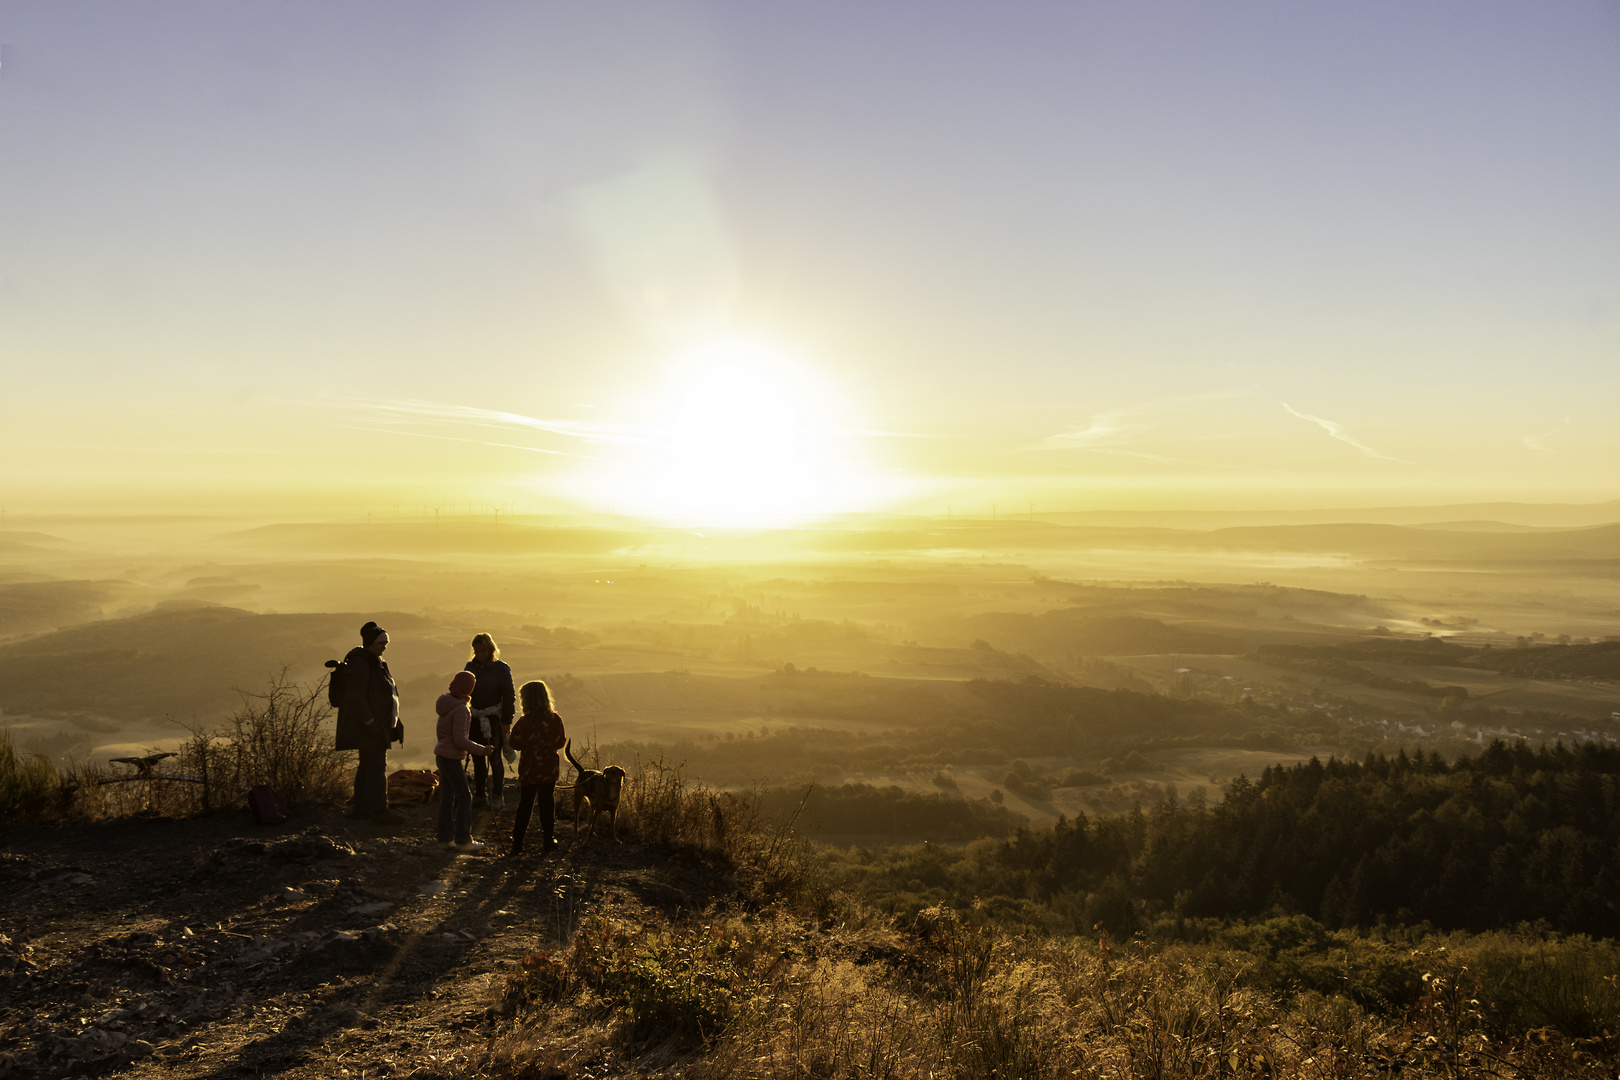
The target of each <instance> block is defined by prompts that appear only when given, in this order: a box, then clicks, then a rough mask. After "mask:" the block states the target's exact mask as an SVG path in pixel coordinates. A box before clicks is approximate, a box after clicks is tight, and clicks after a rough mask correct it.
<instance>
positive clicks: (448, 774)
mask: <svg viewBox="0 0 1620 1080" xmlns="http://www.w3.org/2000/svg"><path fill="white" fill-rule="evenodd" d="M476 685H478V680H477V679H476V678H475V677H474V676H473V673H472V672H470V671H458V672H456V677H455V678H453V679H451V680H450V692H449V693H447V694H440V695H439V700H438V702H437V704H436V705H435V708H437V709H438V710H439V727H438V732H437V733H438V736H439V741H438V744H437V745H435V746H434V747H433V758H434V760H435V761H437V762H438V765H439V843H441V844H443V845H444V846H445V847H447V848H454V849H455V850H456V851H459V852H461V853H462V854H471V853H472V852H475V851H482V850H483V849H484V845H483V844H481V843H479V842H478V841H477V840H474V839H473V838H472V793H471V792H470V791H469V790H468V789H467V772H466V770H465V769H464V768H463V766H462V764H461V763H462V761H463V760H464V759H465V758H466V756H467V755H468V754H478V755H480V756H482V755H484V754H487V753H489V747H487V746H485V745H483V744H482V743H475V742H473V741H472V739H471V738H469V737H468V735H467V730H468V728H470V727H471V726H472V713H471V712H470V711H469V710H468V707H467V706H468V703H469V702H471V701H472V692H473V687H474V686H476ZM452 806H453V807H454V814H455V822H454V828H455V832H454V835H453V836H452V834H451V813H452Z"/></svg>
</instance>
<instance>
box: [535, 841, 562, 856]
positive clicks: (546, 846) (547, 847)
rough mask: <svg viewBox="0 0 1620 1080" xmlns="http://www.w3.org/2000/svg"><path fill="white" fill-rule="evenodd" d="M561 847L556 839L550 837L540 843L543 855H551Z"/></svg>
mask: <svg viewBox="0 0 1620 1080" xmlns="http://www.w3.org/2000/svg"><path fill="white" fill-rule="evenodd" d="M561 846H562V845H561V844H559V843H557V840H556V838H555V837H551V836H548V837H546V838H545V839H544V840H542V841H541V842H540V851H541V853H542V854H545V855H549V854H551V853H552V852H553V851H556V850H557V849H558V848H559V847H561Z"/></svg>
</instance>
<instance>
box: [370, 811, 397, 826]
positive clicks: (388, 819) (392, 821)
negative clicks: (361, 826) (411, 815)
mask: <svg viewBox="0 0 1620 1080" xmlns="http://www.w3.org/2000/svg"><path fill="white" fill-rule="evenodd" d="M371 820H372V822H373V823H374V824H377V825H403V824H405V815H404V814H402V813H400V812H399V811H398V810H392V809H390V810H379V811H377V812H376V813H375V814H372V815H371Z"/></svg>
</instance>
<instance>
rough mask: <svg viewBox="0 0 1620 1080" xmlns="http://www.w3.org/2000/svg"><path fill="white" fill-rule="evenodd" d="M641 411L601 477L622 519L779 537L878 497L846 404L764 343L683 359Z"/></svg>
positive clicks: (734, 341) (711, 349)
mask: <svg viewBox="0 0 1620 1080" xmlns="http://www.w3.org/2000/svg"><path fill="white" fill-rule="evenodd" d="M634 411H635V412H636V413H637V414H639V422H638V423H636V424H635V425H634V430H635V431H637V432H638V434H639V437H638V438H636V439H635V440H634V441H632V442H630V443H628V444H626V445H624V446H622V447H621V452H620V454H619V455H618V456H617V457H616V459H615V460H614V461H613V462H611V463H609V464H608V467H607V468H606V469H605V470H603V471H602V472H601V473H599V474H598V475H597V476H595V477H594V478H593V480H592V486H593V488H594V490H593V491H592V492H591V494H592V495H594V496H595V500H596V501H598V502H604V503H606V504H607V505H608V507H609V508H611V509H613V510H615V511H617V512H620V513H627V514H632V515H634V516H637V517H644V518H650V519H653V520H657V521H661V522H665V523H669V524H679V525H693V526H715V527H730V528H773V527H781V526H788V525H795V524H801V523H804V522H807V521H811V520H814V519H817V518H821V517H825V516H827V515H828V514H832V513H837V512H840V511H844V510H849V509H854V508H857V507H858V506H859V505H860V504H861V503H863V502H864V501H865V499H866V495H867V492H868V489H869V488H870V472H869V469H868V468H866V467H864V466H863V463H862V462H861V461H860V460H859V458H860V455H859V454H858V453H856V452H855V449H856V448H855V447H854V446H853V445H852V440H851V438H850V436H849V435H848V424H847V419H846V415H845V414H846V413H847V411H848V410H847V403H845V402H844V401H841V400H840V399H839V398H838V396H837V395H836V394H835V393H834V392H833V391H832V389H831V387H830V386H829V385H828V384H827V383H826V382H825V381H824V380H823V379H821V378H819V377H818V376H817V374H816V373H815V372H814V371H813V370H812V369H811V368H810V367H809V366H808V365H806V364H804V363H802V362H801V361H799V360H797V359H795V358H794V357H792V356H791V355H789V354H788V353H787V352H785V351H784V350H781V349H778V348H775V347H772V346H769V345H765V344H762V343H760V342H758V341H754V340H751V339H748V338H741V337H727V338H723V339H719V340H716V341H711V342H709V343H707V344H706V345H703V346H702V347H700V348H697V349H693V350H691V351H690V352H686V353H683V354H681V355H679V356H677V357H675V358H674V359H673V360H672V361H671V362H670V363H669V365H668V368H667V375H666V378H665V380H664V383H663V385H662V387H661V388H660V389H659V391H658V392H657V393H655V394H652V395H649V396H647V397H646V398H644V399H642V400H641V401H639V402H638V403H636V406H635V408H634Z"/></svg>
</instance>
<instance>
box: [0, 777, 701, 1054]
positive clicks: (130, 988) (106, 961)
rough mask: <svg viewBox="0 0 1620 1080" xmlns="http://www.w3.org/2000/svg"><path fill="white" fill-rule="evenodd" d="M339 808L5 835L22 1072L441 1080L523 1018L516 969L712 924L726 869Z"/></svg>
mask: <svg viewBox="0 0 1620 1080" xmlns="http://www.w3.org/2000/svg"><path fill="white" fill-rule="evenodd" d="M435 813H436V808H431V807H420V808H415V809H412V810H408V811H406V814H407V817H408V819H409V820H408V821H407V823H406V824H405V825H403V826H400V827H398V828H395V829H388V830H383V829H378V828H375V827H372V826H370V825H369V824H362V823H357V822H354V821H352V820H349V819H345V818H343V817H341V816H339V815H338V814H337V813H335V812H333V811H319V812H315V813H312V814H306V815H302V816H300V817H297V818H295V819H293V820H291V821H289V822H288V823H287V824H285V825H283V826H279V827H276V828H260V827H255V826H254V825H253V824H251V822H250V821H249V820H248V819H247V818H246V817H245V816H230V817H223V816H221V817H213V818H202V819H195V820H188V821H170V820H128V821H121V822H113V823H106V824H96V825H76V826H60V827H43V826H42V827H27V828H18V829H12V830H10V831H9V832H8V833H6V834H5V835H4V836H3V837H0V935H4V937H0V1077H6V1078H10V1077H23V1076H28V1077H57V1076H91V1075H107V1074H111V1073H118V1074H120V1075H128V1076H133V1077H147V1076H152V1077H156V1076H162V1077H166V1078H188V1077H199V1078H201V1077H227V1076H231V1077H236V1076H287V1077H338V1076H353V1077H361V1076H374V1077H381V1076H395V1075H407V1074H410V1073H413V1072H417V1073H422V1074H424V1075H426V1074H429V1073H434V1072H438V1071H441V1070H443V1069H445V1068H446V1067H448V1066H451V1065H453V1064H454V1063H455V1062H456V1061H457V1060H459V1059H461V1058H462V1057H463V1056H464V1054H465V1053H466V1052H467V1051H468V1050H470V1049H473V1048H475V1047H478V1046H481V1045H482V1044H483V1043H484V1042H485V1040H486V1039H487V1038H488V1037H490V1036H491V1035H492V1034H494V1033H495V1032H496V1031H497V1029H498V1028H499V1026H500V1024H501V1022H502V1021H501V1019H500V1016H499V1012H498V1004H499V998H500V992H501V989H502V987H503V985H504V982H505V978H506V975H507V973H508V972H509V971H510V970H511V969H512V968H513V966H514V965H516V964H517V963H518V962H519V961H520V960H521V958H522V957H523V956H524V955H525V954H526V953H528V952H531V951H533V950H535V949H536V948H542V947H545V946H546V945H547V944H548V943H551V942H555V941H557V940H558V939H559V937H560V936H561V935H564V934H566V933H567V932H569V930H570V929H571V928H572V927H573V926H574V925H575V924H576V923H577V921H578V920H579V919H580V918H582V917H584V916H585V915H588V914H594V913H605V914H613V915H617V916H619V917H622V918H629V919H645V918H652V917H656V916H655V913H662V914H663V915H666V916H675V915H678V914H679V913H680V912H681V911H683V910H684V911H699V910H702V909H703V908H704V907H705V906H707V904H708V903H709V901H710V899H711V893H710V892H709V889H710V888H711V885H712V882H713V880H714V875H712V874H705V873H703V872H702V871H701V869H700V868H699V867H697V866H693V865H685V864H682V863H680V862H678V861H672V860H671V859H669V858H668V857H667V856H664V855H662V854H659V853H655V852H649V851H646V850H644V849H642V848H640V847H638V846H636V845H634V844H629V843H627V844H622V845H613V844H611V843H607V842H604V841H603V840H602V838H600V837H598V838H597V839H596V840H589V841H588V840H584V839H582V840H580V841H579V842H574V841H573V840H572V838H571V830H572V826H571V825H569V824H567V823H562V824H561V826H560V830H559V832H560V837H559V838H560V839H561V840H562V842H563V846H562V849H561V850H560V851H559V852H558V853H557V854H555V855H553V856H550V857H547V858H539V857H536V856H532V855H531V856H528V857H526V858H524V859H521V860H503V859H497V858H494V857H493V854H494V853H495V852H498V851H499V850H501V848H502V847H503V846H504V840H505V838H506V837H507V836H508V835H509V833H510V828H511V812H510V811H509V810H507V811H502V812H499V813H491V812H488V811H485V812H483V813H482V814H481V816H480V817H479V819H478V820H477V821H476V822H475V826H474V833H475V835H477V836H479V837H480V838H481V839H484V840H485V841H486V842H488V843H489V848H488V854H484V855H479V856H461V857H458V856H455V855H454V854H452V853H450V852H447V851H445V850H444V849H443V848H441V847H440V846H439V845H438V844H437V843H435V842H434V835H433V816H432V815H433V814H435Z"/></svg>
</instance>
